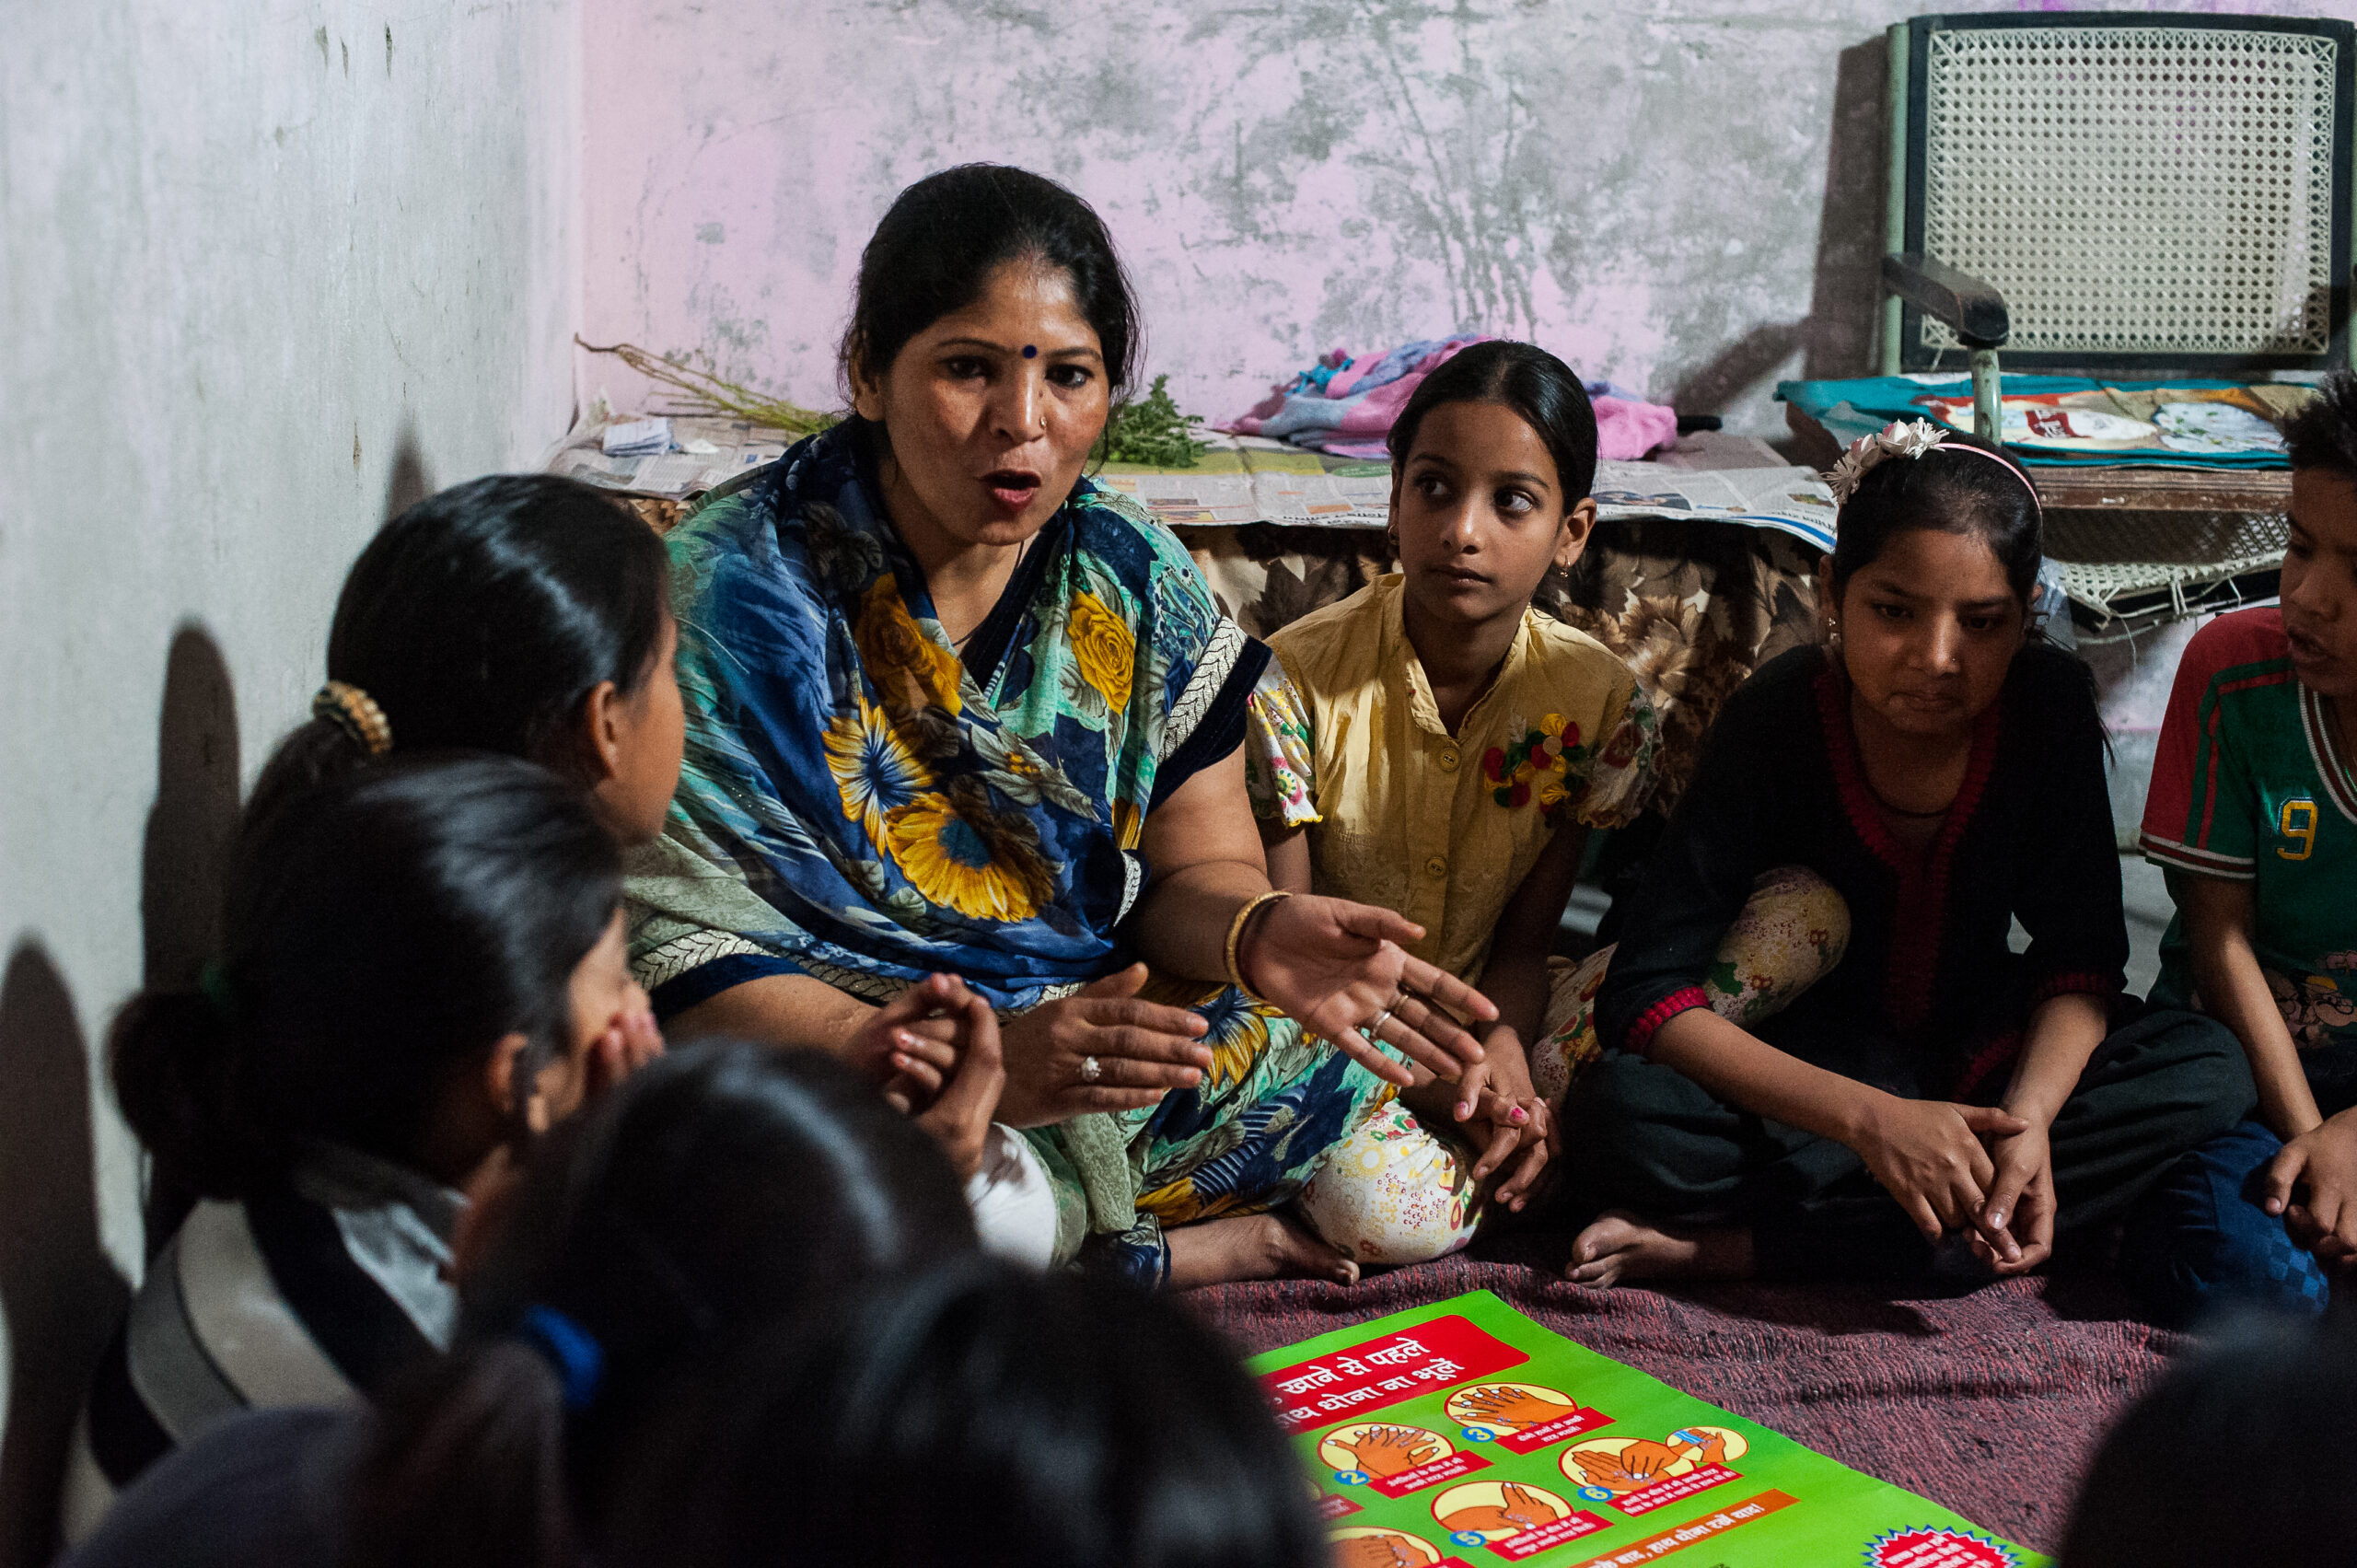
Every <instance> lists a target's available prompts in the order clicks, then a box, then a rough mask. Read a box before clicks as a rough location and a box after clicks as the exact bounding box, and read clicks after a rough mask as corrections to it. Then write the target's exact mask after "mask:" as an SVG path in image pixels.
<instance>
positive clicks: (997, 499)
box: [982, 469, 1039, 517]
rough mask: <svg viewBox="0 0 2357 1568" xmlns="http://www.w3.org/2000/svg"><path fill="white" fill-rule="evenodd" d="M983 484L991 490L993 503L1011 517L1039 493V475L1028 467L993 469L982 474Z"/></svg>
mask: <svg viewBox="0 0 2357 1568" xmlns="http://www.w3.org/2000/svg"><path fill="white" fill-rule="evenodd" d="M982 484H983V486H984V487H985V488H986V489H988V490H989V491H990V494H991V502H992V504H993V505H995V506H997V507H998V509H999V510H1001V511H1003V512H1004V513H1005V514H1006V515H1007V516H1008V517H1014V516H1015V515H1016V514H1017V513H1019V512H1021V511H1022V510H1023V508H1025V507H1026V506H1028V505H1031V498H1032V497H1033V496H1035V495H1037V494H1039V475H1038V474H1036V473H1033V472H1031V471H1029V470H1027V469H993V470H991V471H990V472H989V473H986V474H984V475H982Z"/></svg>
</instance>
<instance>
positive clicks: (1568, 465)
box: [1385, 340, 1596, 512]
mask: <svg viewBox="0 0 2357 1568" xmlns="http://www.w3.org/2000/svg"><path fill="white" fill-rule="evenodd" d="M1443 403H1499V404H1503V405H1504V406H1505V407H1507V408H1510V409H1512V410H1513V411H1514V412H1515V413H1517V414H1519V415H1521V416H1522V420H1523V423H1524V424H1527V425H1529V426H1530V428H1531V429H1533V430H1535V431H1537V432H1538V438H1539V440H1541V441H1543V442H1545V443H1546V444H1547V455H1548V456H1550V457H1551V458H1553V459H1555V478H1556V481H1557V482H1559V483H1560V484H1561V485H1562V490H1563V509H1564V510H1565V511H1567V512H1568V511H1570V510H1571V509H1572V507H1573V505H1577V504H1578V503H1580V502H1582V501H1585V500H1586V499H1587V496H1588V493H1589V492H1590V491H1592V490H1594V489H1595V488H1596V405H1595V404H1594V403H1592V402H1590V401H1588V395H1587V388H1586V387H1585V385H1583V384H1582V383H1581V381H1580V378H1579V376H1578V374H1577V373H1576V372H1575V371H1573V369H1572V367H1571V366H1568V365H1566V364H1564V363H1563V362H1562V360H1560V359H1558V358H1556V357H1555V356H1554V355H1553V354H1549V353H1548V352H1547V351H1546V350H1545V349H1543V348H1540V347H1539V346H1538V344H1536V343H1508V342H1505V341H1503V340H1492V341H1491V342H1489V343H1475V344H1474V345H1473V346H1472V347H1470V348H1462V349H1459V350H1457V353H1456V354H1452V355H1450V356H1449V358H1448V359H1447V360H1446V362H1445V363H1443V364H1442V366H1440V368H1439V369H1437V370H1434V371H1433V372H1432V373H1431V374H1429V375H1427V376H1426V377H1424V378H1423V381H1422V384H1420V385H1419V386H1418V387H1417V388H1416V389H1415V391H1414V392H1412V393H1411V394H1410V395H1409V398H1408V403H1407V406H1406V407H1405V408H1402V409H1401V410H1400V411H1399V418H1397V419H1395V420H1393V421H1392V422H1391V434H1390V435H1389V436H1387V438H1386V442H1385V444H1386V445H1387V447H1389V448H1390V450H1391V469H1392V472H1393V473H1395V474H1396V473H1398V472H1399V470H1400V469H1401V468H1403V467H1404V466H1405V465H1406V464H1407V461H1408V458H1409V456H1410V454H1411V453H1412V452H1414V451H1415V449H1416V432H1417V430H1418V429H1420V428H1421V427H1422V424H1423V423H1424V415H1426V414H1428V413H1430V412H1432V411H1433V410H1434V409H1436V408H1438V407H1440V406H1441V404H1443Z"/></svg>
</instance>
